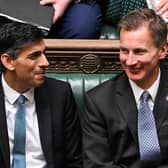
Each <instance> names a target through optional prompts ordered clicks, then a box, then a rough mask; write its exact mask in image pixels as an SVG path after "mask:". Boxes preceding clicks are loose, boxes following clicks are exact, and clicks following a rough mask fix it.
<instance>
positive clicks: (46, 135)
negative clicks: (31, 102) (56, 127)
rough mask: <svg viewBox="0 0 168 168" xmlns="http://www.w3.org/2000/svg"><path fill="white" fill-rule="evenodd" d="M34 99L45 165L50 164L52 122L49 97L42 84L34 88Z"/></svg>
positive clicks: (51, 157) (51, 155) (51, 156)
mask: <svg viewBox="0 0 168 168" xmlns="http://www.w3.org/2000/svg"><path fill="white" fill-rule="evenodd" d="M35 101H36V111H37V118H38V124H39V133H40V140H41V145H42V149H43V152H44V156H45V158H46V161H47V165H50V163H53V142H52V126H51V123H52V122H51V111H50V106H49V99H48V96H47V93H46V92H45V89H44V87H43V86H42V87H39V88H36V89H35Z"/></svg>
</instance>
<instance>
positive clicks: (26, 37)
mask: <svg viewBox="0 0 168 168" xmlns="http://www.w3.org/2000/svg"><path fill="white" fill-rule="evenodd" d="M0 60H1V69H2V74H1V80H0V98H1V99H0V137H1V138H0V165H1V167H3V168H10V167H12V168H57V167H60V168H70V167H71V168H80V167H81V133H80V126H79V120H78V114H77V111H76V105H75V101H74V98H73V95H72V90H71V88H70V86H69V84H67V83H65V82H62V81H58V80H55V79H51V78H47V77H45V71H46V68H47V67H48V65H49V62H48V60H47V58H46V56H45V43H44V39H43V33H42V31H41V30H40V29H38V28H37V27H35V26H33V25H30V24H24V23H16V22H13V23H9V24H5V25H4V26H2V27H1V28H0Z"/></svg>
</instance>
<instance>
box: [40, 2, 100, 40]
mask: <svg viewBox="0 0 168 168" xmlns="http://www.w3.org/2000/svg"><path fill="white" fill-rule="evenodd" d="M40 4H41V5H49V4H52V5H53V8H54V11H55V12H54V16H53V26H52V27H51V30H50V31H49V34H48V38H77V39H96V38H99V36H100V28H101V24H102V11H101V9H100V6H99V4H98V2H97V0H40Z"/></svg>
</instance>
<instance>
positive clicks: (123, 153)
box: [82, 9, 168, 168]
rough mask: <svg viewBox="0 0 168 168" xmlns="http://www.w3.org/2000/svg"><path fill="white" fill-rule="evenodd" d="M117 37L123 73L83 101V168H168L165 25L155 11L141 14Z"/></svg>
mask: <svg viewBox="0 0 168 168" xmlns="http://www.w3.org/2000/svg"><path fill="white" fill-rule="evenodd" d="M119 32H120V61H121V64H122V66H123V69H124V72H123V73H121V74H119V75H117V76H116V77H115V78H114V79H111V80H109V81H107V82H105V83H103V84H101V85H99V86H97V87H96V88H94V89H92V90H90V91H88V93H87V94H86V97H85V109H86V110H85V112H84V113H83V122H82V123H83V150H84V168H94V167H96V168H102V167H103V168H130V167H131V168H137V167H138V168H139V167H149V166H152V168H154V167H158V166H162V165H164V166H165V165H166V166H168V143H167V142H168V126H167V125H168V117H167V116H168V101H167V99H166V98H167V95H168V75H167V74H168V71H167V70H166V69H164V67H161V66H160V63H161V61H162V60H163V59H164V58H165V57H166V53H167V25H166V23H165V22H164V21H163V19H162V18H161V17H160V16H158V15H156V14H155V12H154V11H153V10H151V9H137V10H135V11H132V12H130V13H129V14H128V15H126V16H125V17H123V19H122V20H121V22H120V24H119ZM102 97H103V99H102Z"/></svg>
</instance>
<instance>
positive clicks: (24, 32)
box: [0, 22, 44, 70]
mask: <svg viewBox="0 0 168 168" xmlns="http://www.w3.org/2000/svg"><path fill="white" fill-rule="evenodd" d="M43 38H44V34H43V32H42V30H40V29H39V28H38V27H36V26H34V25H31V24H27V23H19V22H11V23H7V24H4V25H3V26H1V27H0V55H2V54H4V53H6V54H8V55H9V56H10V57H11V58H12V59H16V58H17V56H18V54H19V52H20V50H21V49H22V48H24V47H26V46H28V45H30V44H31V43H33V42H36V41H40V40H42V39H43ZM0 66H1V70H4V67H3V65H2V63H1V65H0Z"/></svg>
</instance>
